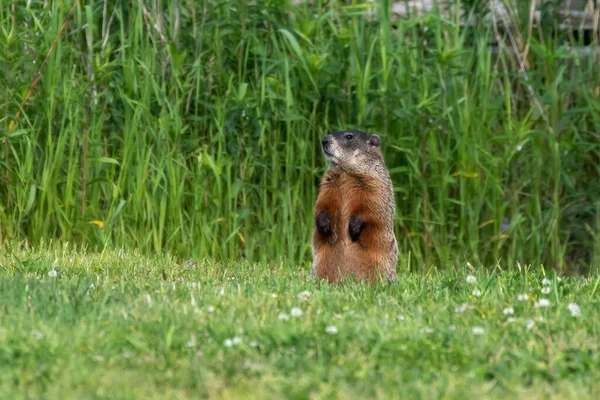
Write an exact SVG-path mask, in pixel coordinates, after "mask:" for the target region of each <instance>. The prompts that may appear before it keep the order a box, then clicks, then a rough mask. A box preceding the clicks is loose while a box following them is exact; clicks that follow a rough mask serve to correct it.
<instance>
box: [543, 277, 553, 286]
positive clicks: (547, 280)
mask: <svg viewBox="0 0 600 400" xmlns="http://www.w3.org/2000/svg"><path fill="white" fill-rule="evenodd" d="M551 284H552V282H551V281H550V279H548V278H544V279H542V285H544V286H550V285H551Z"/></svg>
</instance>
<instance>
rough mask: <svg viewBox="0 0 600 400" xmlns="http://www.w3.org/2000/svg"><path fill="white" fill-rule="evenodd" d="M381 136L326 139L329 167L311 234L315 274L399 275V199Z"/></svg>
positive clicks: (349, 134)
mask: <svg viewBox="0 0 600 400" xmlns="http://www.w3.org/2000/svg"><path fill="white" fill-rule="evenodd" d="M380 142H381V140H380V138H379V136H377V135H372V134H368V133H365V132H360V131H341V132H334V133H331V134H329V135H327V136H325V137H323V139H322V140H321V143H322V149H323V153H324V154H325V157H326V159H327V160H328V161H329V169H328V170H327V172H326V173H325V175H324V176H323V178H322V180H321V185H320V188H319V195H318V198H317V202H316V205H315V225H316V229H315V231H314V233H313V237H312V255H313V268H312V275H313V276H314V277H317V278H320V279H325V280H327V281H329V282H331V283H337V282H338V281H340V279H345V278H347V277H354V279H363V280H367V281H368V282H369V283H370V284H372V285H373V284H375V283H376V282H377V281H379V280H380V279H381V278H385V279H387V280H388V281H389V282H393V281H394V280H395V279H396V264H397V262H398V242H397V241H396V236H395V234H394V214H395V212H396V204H395V201H394V192H393V189H392V181H391V179H390V176H389V172H388V170H387V168H386V166H385V163H384V160H383V154H382V152H381V147H380Z"/></svg>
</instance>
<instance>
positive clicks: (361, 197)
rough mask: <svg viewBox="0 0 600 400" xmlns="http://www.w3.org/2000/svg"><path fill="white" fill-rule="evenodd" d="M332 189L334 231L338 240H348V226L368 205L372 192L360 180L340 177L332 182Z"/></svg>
mask: <svg viewBox="0 0 600 400" xmlns="http://www.w3.org/2000/svg"><path fill="white" fill-rule="evenodd" d="M332 189H333V190H334V191H335V194H334V196H335V199H336V201H335V203H336V204H335V216H334V225H335V226H334V231H335V232H336V234H337V238H338V239H342V240H345V239H348V240H349V237H348V226H349V223H350V218H351V217H353V216H358V215H359V213H361V211H362V210H363V209H364V206H365V204H368V202H369V200H368V197H369V195H370V191H369V188H368V186H367V185H365V184H364V182H362V181H361V180H359V179H355V178H353V177H344V176H341V177H339V178H338V179H337V180H336V181H335V182H332Z"/></svg>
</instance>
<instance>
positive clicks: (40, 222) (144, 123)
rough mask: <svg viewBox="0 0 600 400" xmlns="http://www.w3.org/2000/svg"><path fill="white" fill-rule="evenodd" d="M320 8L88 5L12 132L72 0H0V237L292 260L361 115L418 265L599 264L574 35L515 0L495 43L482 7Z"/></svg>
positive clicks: (597, 115) (586, 67)
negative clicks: (460, 10) (468, 12)
mask: <svg viewBox="0 0 600 400" xmlns="http://www.w3.org/2000/svg"><path fill="white" fill-rule="evenodd" d="M314 3H315V4H314V5H312V6H308V5H300V6H292V5H290V4H289V3H288V2H287V1H268V2H257V4H255V5H253V4H251V2H248V1H218V2H216V1H212V0H203V1H197V2H193V1H175V0H163V1H155V2H141V1H134V2H117V6H116V7H115V6H114V2H108V1H93V2H92V1H82V2H81V3H80V4H79V5H78V7H77V8H76V11H75V13H74V14H73V17H72V19H71V20H70V21H69V23H68V26H67V28H66V30H65V32H64V34H63V36H62V37H61V39H60V41H59V43H58V45H57V47H56V49H55V51H54V52H53V53H52V55H51V56H50V58H49V61H48V64H47V65H46V68H45V69H44V71H43V73H42V75H41V77H40V81H39V83H38V85H37V87H36V89H35V91H34V93H33V95H32V96H31V98H30V99H29V100H28V102H27V103H26V104H25V107H24V109H23V114H22V116H21V117H20V119H19V120H18V121H17V123H16V127H15V129H14V130H13V131H10V130H9V127H10V125H11V123H13V122H14V116H15V115H16V113H17V111H18V110H19V107H20V104H21V102H22V100H23V99H24V97H25V94H26V93H27V91H28V90H29V88H30V86H31V81H32V79H33V77H34V76H35V75H36V73H37V71H38V69H39V66H40V64H41V62H42V61H43V59H44V58H45V56H46V54H47V53H48V50H49V49H50V46H51V44H52V42H53V40H54V39H55V37H56V35H57V33H58V30H59V29H60V26H61V25H62V23H63V21H64V18H65V17H66V14H67V12H68V10H69V9H70V7H71V5H72V4H73V2H71V1H61V2H58V1H55V2H48V1H42V0H31V1H27V2H22V1H21V2H20V1H12V0H0V110H2V112H1V113H0V236H1V238H0V240H6V239H9V240H21V239H28V240H29V241H30V242H31V243H38V242H40V241H41V240H44V239H50V238H54V239H57V240H66V241H69V242H74V243H81V244H86V245H87V246H89V247H90V248H93V249H96V250H102V249H104V248H105V247H108V248H111V247H115V246H117V247H121V246H123V247H126V248H137V249H139V250H141V251H152V252H158V253H160V252H163V251H169V252H171V253H176V254H179V255H181V256H184V255H187V256H192V255H193V256H211V257H214V258H216V259H219V260H229V259H238V258H240V257H242V258H246V259H248V260H250V261H262V262H270V261H284V262H291V261H293V262H304V261H307V260H309V258H310V247H309V239H310V233H311V230H312V229H313V217H312V209H313V205H314V201H315V198H316V194H317V182H318V179H319V175H321V174H322V173H323V171H324V169H325V160H324V159H323V157H322V154H321V151H320V149H319V138H320V137H321V136H322V135H324V134H326V133H327V132H330V131H332V130H338V129H348V128H352V129H362V130H367V131H370V132H373V133H378V134H380V135H381V136H382V138H383V146H384V150H385V154H386V160H387V163H388V166H389V168H390V172H391V175H392V178H393V181H394V186H395V190H396V194H397V197H396V200H397V204H398V213H397V216H396V217H397V227H396V230H397V233H398V238H399V242H400V247H401V251H402V253H403V254H408V253H410V254H411V256H410V260H411V269H413V270H419V271H423V270H426V269H427V268H429V267H430V266H431V265H437V266H439V267H441V266H443V265H447V264H450V263H459V262H460V263H463V262H464V261H465V260H466V259H469V260H471V261H475V260H477V261H478V262H481V263H482V264H485V265H495V264H496V263H497V262H498V260H503V262H506V263H507V264H509V265H515V263H516V262H517V261H520V262H522V263H531V264H533V265H539V264H544V265H545V266H546V267H547V268H557V269H558V270H562V271H566V272H569V273H574V274H577V273H586V272H588V271H589V270H590V269H593V268H595V267H596V266H598V265H599V260H600V250H599V249H600V234H599V233H598V229H599V226H600V224H598V220H599V219H600V212H599V209H600V204H599V203H598V199H599V198H600V185H599V184H598V182H599V181H600V171H599V169H598V165H600V144H599V143H600V141H599V140H598V132H600V71H599V68H600V61H599V60H598V59H597V55H595V53H593V52H591V53H590V54H588V55H586V54H585V52H581V53H576V52H574V51H572V50H571V48H570V47H569V46H571V45H581V46H583V45H584V43H583V37H584V35H580V36H579V39H578V41H575V42H574V41H573V40H571V41H570V42H569V36H568V35H567V33H566V32H562V31H559V30H557V29H554V28H556V26H557V25H556V23H557V22H556V21H555V20H551V19H550V20H547V21H545V22H544V25H543V27H544V28H543V29H538V28H535V29H533V30H532V34H531V36H530V35H529V34H528V21H529V18H528V15H527V14H526V13H527V12H528V6H527V7H524V10H522V12H525V14H521V16H520V17H519V18H518V19H514V21H512V25H511V33H512V35H513V37H514V38H515V40H516V41H515V46H517V47H515V46H513V44H512V42H511V41H510V40H509V39H508V37H507V36H506V35H505V34H504V33H502V32H504V31H503V30H502V26H500V29H501V31H500V44H501V46H500V50H499V52H498V53H493V52H492V50H491V48H490V41H491V40H492V39H493V38H495V37H496V36H495V32H494V30H493V29H492V28H493V27H492V25H491V24H490V23H487V22H484V21H482V20H480V19H478V18H477V17H476V15H474V16H472V17H468V18H470V19H469V21H470V22H472V28H470V29H463V28H461V27H460V26H459V24H458V23H457V21H458V17H457V16H456V13H451V14H450V15H449V16H448V17H444V16H440V15H439V14H437V13H436V12H432V13H430V14H427V15H426V16H425V17H423V18H421V19H408V20H403V21H392V20H391V17H390V15H389V12H388V10H389V2H387V1H380V2H377V3H374V4H371V5H368V4H366V3H361V2H328V3H331V4H327V5H326V4H324V2H321V1H316V2H314ZM518 3H522V2H518ZM156 7H158V8H156ZM369 7H371V8H370V9H369ZM369 11H371V12H372V14H371V15H372V18H371V19H369V18H365V15H366V13H367V12H369ZM549 16H550V14H548V13H544V18H546V17H549ZM593 45H597V43H595V42H594V43H593ZM526 46H527V49H528V52H527V55H526V56H525V62H526V65H527V68H528V70H527V75H526V76H525V74H524V73H523V72H522V71H521V70H520V66H519V63H518V62H517V61H518V60H517V58H516V53H517V52H518V53H519V54H522V53H524V51H525V47H526ZM93 220H100V221H103V222H104V224H105V227H104V229H99V228H98V226H96V225H94V224H90V221H93Z"/></svg>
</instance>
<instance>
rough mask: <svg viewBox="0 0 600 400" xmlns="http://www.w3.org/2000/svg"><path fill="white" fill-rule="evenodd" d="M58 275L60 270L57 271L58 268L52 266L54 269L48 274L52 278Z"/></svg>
mask: <svg viewBox="0 0 600 400" xmlns="http://www.w3.org/2000/svg"><path fill="white" fill-rule="evenodd" d="M56 275H58V272H56V270H55V269H54V267H52V269H51V270H50V271H48V276H49V277H50V278H56Z"/></svg>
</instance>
